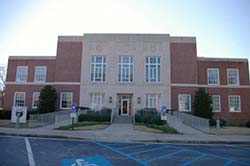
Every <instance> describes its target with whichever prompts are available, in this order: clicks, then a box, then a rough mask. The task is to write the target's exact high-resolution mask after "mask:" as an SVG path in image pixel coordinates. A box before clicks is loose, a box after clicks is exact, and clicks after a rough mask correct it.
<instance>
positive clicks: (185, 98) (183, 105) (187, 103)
mask: <svg viewBox="0 0 250 166" xmlns="http://www.w3.org/2000/svg"><path fill="white" fill-rule="evenodd" d="M178 109H179V111H186V112H191V95H189V94H179V95H178Z"/></svg>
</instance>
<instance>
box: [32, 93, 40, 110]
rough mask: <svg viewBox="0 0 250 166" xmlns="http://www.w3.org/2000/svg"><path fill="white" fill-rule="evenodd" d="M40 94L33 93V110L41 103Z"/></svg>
mask: <svg viewBox="0 0 250 166" xmlns="http://www.w3.org/2000/svg"><path fill="white" fill-rule="evenodd" d="M39 96H40V92H33V99H32V108H37V106H38V103H39Z"/></svg>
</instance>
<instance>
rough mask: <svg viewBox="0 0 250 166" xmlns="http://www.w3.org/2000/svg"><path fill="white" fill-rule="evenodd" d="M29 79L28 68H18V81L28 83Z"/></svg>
mask: <svg viewBox="0 0 250 166" xmlns="http://www.w3.org/2000/svg"><path fill="white" fill-rule="evenodd" d="M27 77H28V66H17V70H16V81H17V82H26V81H27Z"/></svg>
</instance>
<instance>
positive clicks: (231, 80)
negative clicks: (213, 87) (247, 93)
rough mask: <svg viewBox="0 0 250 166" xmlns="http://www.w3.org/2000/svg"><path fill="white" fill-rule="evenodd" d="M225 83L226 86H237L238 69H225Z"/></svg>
mask: <svg viewBox="0 0 250 166" xmlns="http://www.w3.org/2000/svg"><path fill="white" fill-rule="evenodd" d="M227 83H228V85H239V70H238V69H227Z"/></svg>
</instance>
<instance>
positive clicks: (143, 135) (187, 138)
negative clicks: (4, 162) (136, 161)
mask: <svg viewBox="0 0 250 166" xmlns="http://www.w3.org/2000/svg"><path fill="white" fill-rule="evenodd" d="M0 134H2V135H15V136H30V137H52V138H53V137H55V138H70V139H85V140H93V141H133V142H163V143H211V144H212V143H216V144H230V143H234V144H235V143H239V144H250V135H248V136H243V135H221V136H216V135H208V134H199V133H190V134H159V133H149V132H142V131H136V130H133V125H132V124H112V125H110V126H109V127H107V128H106V129H104V130H74V131H71V130H66V131H65V130H51V129H14V128H0Z"/></svg>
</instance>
